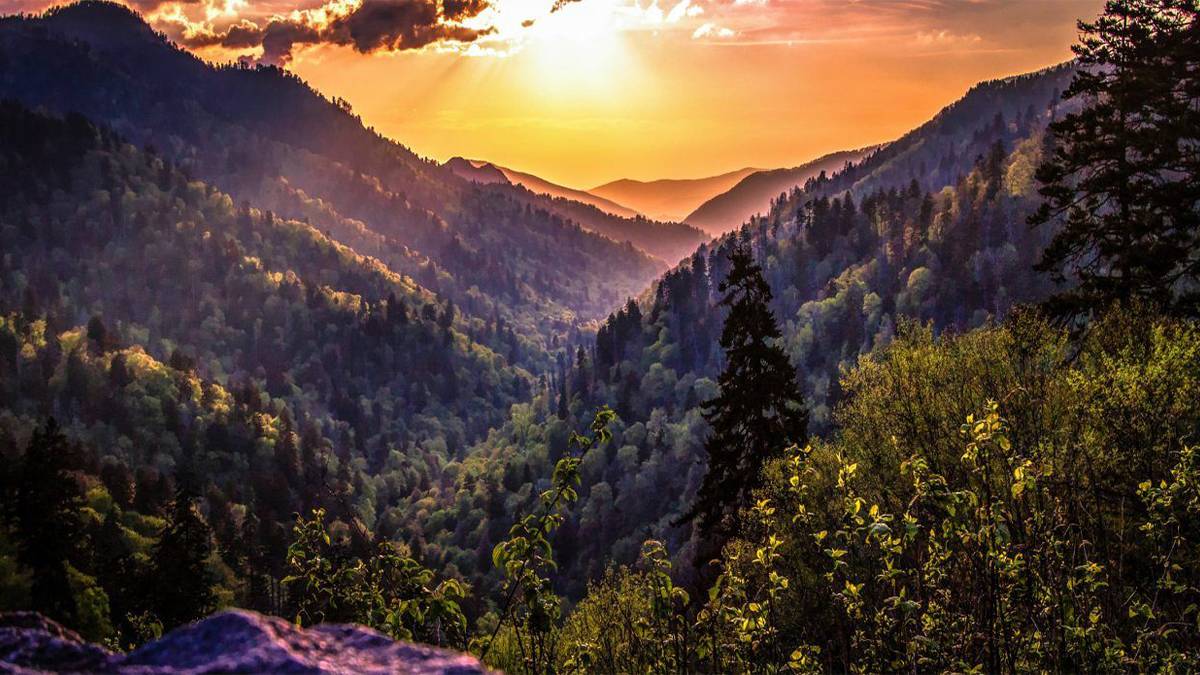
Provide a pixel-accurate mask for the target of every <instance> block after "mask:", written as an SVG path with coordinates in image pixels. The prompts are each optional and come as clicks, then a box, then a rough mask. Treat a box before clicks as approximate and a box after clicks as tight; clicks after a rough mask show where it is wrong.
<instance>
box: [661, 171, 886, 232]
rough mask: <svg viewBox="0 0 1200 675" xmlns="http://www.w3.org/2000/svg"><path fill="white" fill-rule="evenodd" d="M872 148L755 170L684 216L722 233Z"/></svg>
mask: <svg viewBox="0 0 1200 675" xmlns="http://www.w3.org/2000/svg"><path fill="white" fill-rule="evenodd" d="M869 152H870V149H864V150H848V151H844V152H835V153H832V154H829V155H825V156H823V157H820V158H818V159H814V160H813V161H811V162H807V163H805V164H802V165H800V166H797V167H793V168H791V169H772V170H768V171H755V172H753V173H750V174H748V175H746V176H744V177H743V178H742V179H741V180H740V181H738V182H737V184H736V185H734V186H733V187H731V188H729V189H728V190H726V191H724V192H722V193H721V194H719V195H717V196H715V197H713V198H712V199H709V200H708V201H706V202H704V203H703V204H701V205H700V206H699V207H698V208H697V209H696V210H695V211H692V212H691V213H690V214H688V215H687V217H685V218H684V219H683V220H684V221H685V222H687V223H689V224H691V225H695V226H696V227H699V228H701V229H703V230H705V231H706V232H708V233H710V234H712V235H714V236H719V235H721V234H724V233H726V232H728V231H730V230H733V229H736V228H737V227H738V226H740V225H741V224H742V223H744V222H746V221H747V220H749V219H750V216H753V215H755V214H757V213H762V212H764V211H766V210H767V208H769V207H770V205H771V200H772V199H775V198H776V197H778V196H779V195H781V194H783V193H785V192H787V191H788V190H790V189H791V188H792V187H795V186H796V185H802V184H803V183H804V182H805V181H807V180H808V179H810V178H815V177H816V176H818V175H820V174H821V173H822V172H825V173H833V172H835V171H837V170H838V169H841V168H843V167H844V166H845V165H846V164H847V163H848V162H857V161H858V160H860V159H862V158H863V157H864V156H865V155H867V154H868V153H869Z"/></svg>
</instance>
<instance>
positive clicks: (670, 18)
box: [667, 0, 704, 23]
mask: <svg viewBox="0 0 1200 675" xmlns="http://www.w3.org/2000/svg"><path fill="white" fill-rule="evenodd" d="M703 13H704V8H703V7H701V6H700V5H696V4H692V0H680V2H679V4H677V5H675V6H674V7H672V8H671V11H670V12H668V13H667V23H679V21H680V20H681V19H683V18H684V17H685V16H697V15H699V14H703Z"/></svg>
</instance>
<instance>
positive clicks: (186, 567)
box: [153, 479, 217, 630]
mask: <svg viewBox="0 0 1200 675" xmlns="http://www.w3.org/2000/svg"><path fill="white" fill-rule="evenodd" d="M180 485H181V486H182V487H180V489H179V491H178V492H177V493H176V494H175V503H174V508H173V510H172V513H171V519H170V521H169V522H168V523H167V526H166V528H164V529H163V533H162V537H160V538H159V540H158V544H157V545H156V546H155V547H154V572H153V581H154V593H155V613H156V614H157V615H158V618H159V620H161V621H162V624H163V627H164V628H166V629H168V630H169V629H171V628H175V627H176V626H180V625H183V624H185V623H188V622H189V621H194V620H196V619H199V618H201V617H203V616H205V615H207V614H208V613H209V612H211V611H213V610H214V609H216V601H217V599H216V594H215V592H214V591H213V585H214V583H215V579H214V578H213V575H212V573H211V572H210V571H209V567H208V559H209V557H210V556H211V554H212V551H213V548H212V537H213V535H212V529H211V528H209V526H208V523H207V522H205V520H204V517H203V516H202V515H201V514H200V510H199V509H198V508H197V506H196V496H195V493H194V492H193V491H192V490H191V489H190V488H189V487H188V485H189V481H186V480H182V479H181V481H180Z"/></svg>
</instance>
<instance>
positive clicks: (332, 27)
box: [179, 0, 491, 65]
mask: <svg viewBox="0 0 1200 675" xmlns="http://www.w3.org/2000/svg"><path fill="white" fill-rule="evenodd" d="M488 7H490V2H489V0H440V1H439V0H362V1H361V2H360V3H359V4H349V3H346V2H343V1H341V0H334V1H333V2H330V3H328V4H326V5H323V6H321V7H319V8H317V9H315V10H297V11H293V12H292V13H291V14H289V15H286V16H275V17H272V18H270V19H269V20H266V22H265V25H261V26H260V24H257V23H254V22H252V21H248V20H242V21H240V22H238V23H235V24H233V25H231V26H229V27H228V28H226V29H225V30H224V31H220V32H217V31H212V30H207V29H194V28H192V29H190V30H189V29H188V28H184V29H183V30H181V31H179V32H180V33H181V34H180V37H179V40H180V42H182V43H183V44H184V45H186V46H190V47H211V46H221V47H227V48H230V49H248V48H253V47H261V48H262V56H261V57H259V58H260V60H261V61H263V62H265V63H272V64H276V65H283V64H286V63H288V62H289V61H290V60H291V58H292V53H293V50H294V49H295V48H296V46H297V45H314V44H335V45H342V46H349V47H352V48H354V49H355V50H357V51H359V52H361V53H364V54H366V53H371V52H375V51H402V50H408V49H420V48H422V47H425V46H427V45H431V44H434V43H438V42H457V43H468V42H473V41H475V40H476V39H478V38H479V37H480V36H483V35H487V34H489V33H490V32H491V29H490V28H471V27H467V26H465V25H462V23H460V22H461V21H463V20H464V19H469V18H472V17H475V16H478V15H479V14H480V13H482V12H483V11H484V10H485V9H487V8H488Z"/></svg>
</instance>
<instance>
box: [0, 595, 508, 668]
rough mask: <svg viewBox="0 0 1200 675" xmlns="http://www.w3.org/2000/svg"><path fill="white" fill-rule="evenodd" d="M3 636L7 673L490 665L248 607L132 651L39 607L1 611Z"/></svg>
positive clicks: (358, 629)
mask: <svg viewBox="0 0 1200 675" xmlns="http://www.w3.org/2000/svg"><path fill="white" fill-rule="evenodd" d="M9 617H14V618H12V619H10V618H9ZM17 617H19V618H17ZM0 640H2V641H0V672H12V673H25V672H39V671H56V672H62V671H89V672H104V673H120V674H123V675H151V674H155V675H157V674H163V675H166V674H168V673H171V674H179V675H185V674H186V675H199V674H201V673H314V674H317V673H363V674H371V673H381V674H382V673H401V674H411V675H427V674H428V675H432V674H433V673H446V674H454V675H469V674H473V673H487V672H488V671H487V669H486V668H484V667H483V666H482V665H481V664H480V663H479V661H478V660H477V659H475V658H474V657H472V656H468V655H466V654H460V653H458V652H453V651H450V650H445V649H437V648H434V647H429V646H425V645H417V644H411V643H406V642H396V641H394V640H392V639H390V638H388V637H387V636H385V635H382V634H380V633H377V632H375V631H373V630H371V629H369V628H364V627H362V626H355V625H335V624H330V625H322V626H316V627H314V628H310V629H302V628H297V627H296V626H294V625H292V624H291V623H289V622H287V621H284V620H283V619H279V618H275V617H268V616H263V615H261V614H256V613H254V612H248V611H245V610H229V611H225V612H221V613H219V614H214V615H213V616H210V617H208V618H207V619H204V620H202V621H198V622H196V623H194V624H191V625H189V626H184V627H182V628H178V629H176V630H174V631H172V632H170V633H168V634H167V635H164V636H163V637H162V638H161V639H159V640H156V641H154V642H151V643H148V644H146V645H143V646H142V647H141V648H140V649H138V650H137V651H134V652H132V653H130V654H127V655H123V654H111V653H109V652H108V651H106V650H103V649H101V648H99V647H96V646H94V645H89V644H87V643H85V642H84V641H83V640H82V639H80V637H79V636H78V635H76V634H74V633H72V632H71V631H69V630H67V629H65V628H63V627H62V626H59V625H58V624H56V623H54V622H53V621H50V620H48V619H46V618H44V617H42V616H40V615H37V614H25V613H22V614H20V615H15V614H6V615H0Z"/></svg>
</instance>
